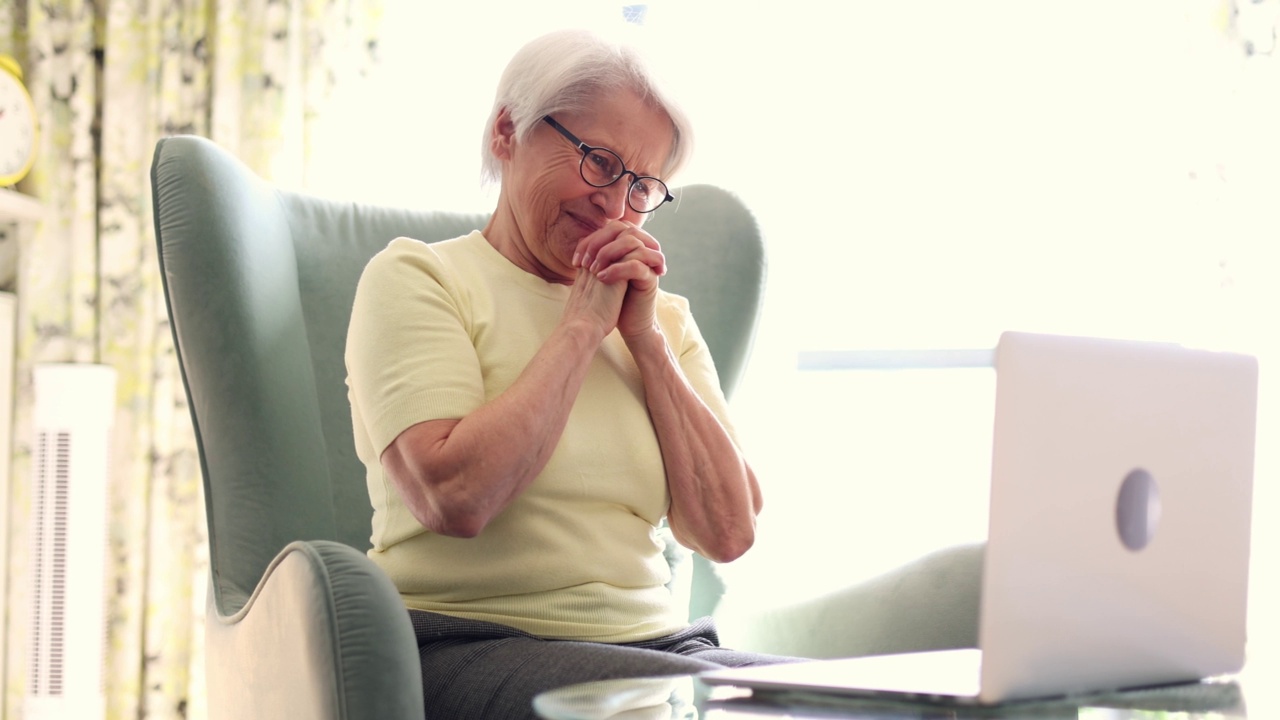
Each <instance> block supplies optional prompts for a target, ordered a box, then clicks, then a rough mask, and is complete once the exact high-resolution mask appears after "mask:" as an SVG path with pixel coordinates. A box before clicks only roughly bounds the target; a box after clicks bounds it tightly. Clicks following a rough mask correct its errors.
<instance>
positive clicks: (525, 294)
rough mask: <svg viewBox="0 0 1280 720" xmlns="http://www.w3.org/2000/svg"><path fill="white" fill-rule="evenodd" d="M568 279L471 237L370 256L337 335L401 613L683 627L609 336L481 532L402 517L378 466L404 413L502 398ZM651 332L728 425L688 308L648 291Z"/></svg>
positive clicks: (619, 628)
mask: <svg viewBox="0 0 1280 720" xmlns="http://www.w3.org/2000/svg"><path fill="white" fill-rule="evenodd" d="M568 295H569V287H568V286H566V285H559V284H554V283H547V282H545V281H544V280H542V279H540V278H538V277H536V276H534V275H532V274H530V273H527V272H525V271H523V270H521V269H520V268H518V267H517V266H515V265H514V264H512V263H511V262H510V261H508V260H507V259H506V258H504V257H503V256H502V255H501V254H499V253H498V252H497V251H496V250H495V249H494V248H493V247H492V246H491V245H489V243H488V242H487V241H486V240H485V239H484V237H483V236H482V235H481V234H480V233H479V232H474V233H472V234H470V235H467V236H464V237H461V238H456V239H454V240H449V241H445V242H441V243H435V244H431V245H428V244H425V243H422V242H419V241H416V240H410V239H407V238H399V239H397V240H394V241H392V243H391V244H390V245H389V246H388V247H387V248H386V249H385V250H383V251H382V252H381V253H379V254H378V255H377V256H376V257H374V258H373V260H371V261H370V263H369V265H368V267H367V268H366V269H365V271H364V274H363V275H362V276H361V279H360V285H359V287H358V289H357V292H356V299H355V306H354V308H353V311H352V316H351V326H350V329H349V332H348V337H347V352H346V362H347V373H348V377H347V385H348V389H349V396H350V399H351V416H352V423H353V428H354V434H355V443H356V451H357V453H358V454H359V456H360V459H361V460H362V461H363V462H364V464H365V467H366V469H367V473H366V478H367V481H368V485H369V498H370V500H371V502H372V504H373V511H374V512H373V535H372V541H373V548H372V549H371V550H370V551H369V557H371V558H372V559H373V561H374V562H375V563H377V564H378V566H380V567H381V568H382V569H383V570H385V571H386V572H387V574H388V575H390V577H391V579H392V581H393V582H394V583H395V585H396V587H397V588H399V590H400V593H401V595H402V596H403V598H404V600H405V603H406V605H408V606H409V607H411V608H418V609H422V610H429V611H433V612H440V613H445V614H449V615H453V616H457V617H464V618H472V619H478V620H487V621H490V622H497V623H502V624H504V625H509V626H512V627H516V628H520V629H522V630H525V631H527V632H530V633H533V634H536V635H539V636H543V637H549V638H563V639H576V640H592V641H598V642H630V641H634V640H641V639H648V638H653V637H660V636H662V635H665V634H669V633H671V632H674V631H675V630H677V629H679V628H681V627H683V626H684V625H685V624H686V620H687V618H686V616H685V615H686V612H687V609H686V608H677V607H675V606H674V603H673V602H672V597H671V594H670V592H669V591H668V590H667V588H666V587H665V584H666V583H667V582H668V581H669V579H670V570H669V567H668V564H667V562H666V560H665V559H664V556H663V554H662V550H663V545H662V542H661V540H660V539H659V538H658V536H657V534H656V526H657V525H658V523H659V522H660V521H661V520H662V518H663V516H664V515H665V514H666V512H667V507H668V504H669V500H670V498H669V496H668V494H667V485H666V476H665V474H664V470H663V464H662V455H661V452H660V449H659V446H658V441H657V436H656V434H655V432H654V429H653V425H652V423H651V421H650V419H649V414H648V410H647V409H646V406H645V403H644V394H643V393H644V391H643V387H642V384H641V381H640V374H639V370H638V369H637V368H636V365H635V361H634V360H633V359H632V357H631V354H630V352H629V351H628V350H627V348H626V345H625V344H624V343H623V341H622V339H621V338H620V336H619V335H618V333H617V331H614V333H613V334H611V335H610V336H608V337H607V338H606V339H605V341H604V343H603V345H602V346H601V349H600V351H599V352H598V353H597V355H596V357H595V359H594V360H593V361H592V365H591V368H590V370H589V371H588V374H587V378H586V381H585V383H584V385H583V387H582V390H581V392H580V393H579V395H578V398H577V401H576V402H575V404H574V407H573V410H572V412H571V413H570V416H569V422H568V426H567V427H566V428H565V431H564V434H563V436H562V437H561V439H560V442H559V444H558V445H557V446H556V449H555V452H554V453H553V454H552V456H551V459H550V460H549V461H548V463H547V465H546V468H545V469H544V470H543V471H542V473H541V474H540V475H539V476H538V477H537V478H536V479H535V480H534V481H533V482H532V483H531V484H530V485H529V486H528V488H527V489H526V490H525V492H524V493H523V494H521V495H520V496H519V497H518V498H517V499H516V500H515V501H514V502H513V503H512V504H511V505H510V506H508V507H507V508H506V510H504V511H503V512H502V513H501V514H500V515H499V516H498V517H496V518H495V519H494V520H493V521H492V522H491V523H490V524H489V525H488V526H487V527H486V528H485V529H484V530H483V531H482V532H481V533H480V535H479V536H477V537H475V538H471V539H459V538H450V537H445V536H442V535H437V534H435V533H432V532H430V531H428V530H426V529H425V528H424V527H423V526H422V525H421V524H420V523H419V522H418V521H417V520H416V519H414V518H413V516H412V515H411V514H410V513H409V510H408V508H407V507H406V506H405V504H404V502H403V501H402V500H401V499H400V496H399V494H398V493H397V491H396V489H395V487H394V486H393V485H392V484H391V482H390V481H389V480H388V479H387V477H386V476H385V475H384V473H383V470H382V465H381V463H380V461H379V457H380V456H381V454H382V452H383V450H385V449H386V448H387V446H388V445H390V443H391V442H392V440H394V439H395V438H396V437H397V436H398V435H399V434H400V433H401V432H403V431H404V430H405V429H407V428H408V427H410V426H411V425H414V424H416V423H419V422H422V421H425V420H433V419H442V418H460V417H463V416H465V415H467V414H468V413H470V412H471V411H472V410H475V409H476V408H477V407H479V406H480V405H481V404H482V403H484V402H486V401H487V400H489V399H491V398H493V397H495V396H497V395H499V394H500V393H502V392H503V391H504V390H506V389H507V387H509V386H510V384H511V383H512V382H513V381H514V380H515V379H516V377H517V376H518V375H519V374H520V373H521V372H522V371H523V369H524V367H525V365H526V364H527V363H528V362H529V360H530V358H531V357H532V356H533V355H534V353H535V352H537V350H538V349H539V347H541V345H542V343H543V341H544V340H545V339H546V337H547V336H548V335H549V334H550V332H551V330H552V329H553V328H554V327H555V325H556V323H557V322H558V321H559V319H560V316H561V313H562V311H563V308H564V304H565V301H566V299H567V298H568ZM658 324H659V326H660V327H661V329H662V332H663V334H664V335H665V336H666V337H667V341H668V343H669V344H670V346H671V348H672V349H673V351H674V353H675V355H676V357H677V358H678V359H679V362H680V364H681V367H682V368H683V370H684V372H685V374H686V376H687V377H688V378H689V381H690V383H691V384H692V385H693V387H694V389H695V390H696V391H697V392H698V393H699V395H700V396H701V397H702V398H703V400H704V402H706V403H707V405H708V406H709V407H710V408H711V409H712V410H713V411H714V412H715V413H716V415H717V416H718V417H719V418H720V420H721V422H723V423H725V426H726V427H730V426H729V424H728V418H727V414H726V411H725V405H726V404H725V401H724V397H723V395H722V394H721V392H720V388H719V383H718V380H717V378H716V373H715V367H714V365H713V364H712V360H711V355H710V353H709V352H708V350H707V347H706V344H705V343H704V342H703V339H702V336H701V334H700V333H699V332H698V328H697V326H696V325H695V324H694V322H693V317H692V316H691V315H690V314H689V308H688V302H687V301H686V300H685V299H684V298H681V297H679V296H676V295H672V294H669V293H662V294H661V300H660V302H659V305H658Z"/></svg>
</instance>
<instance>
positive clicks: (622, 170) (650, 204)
mask: <svg viewBox="0 0 1280 720" xmlns="http://www.w3.org/2000/svg"><path fill="white" fill-rule="evenodd" d="M542 119H543V120H545V121H546V123H547V124H548V125H550V126H551V127H553V128H555V129H556V131H557V132H559V133H560V134H561V135H563V136H565V137H566V138H568V139H569V142H571V143H573V144H574V146H575V147H577V148H578V149H579V150H581V151H582V161H581V162H579V163H578V171H579V172H580V173H582V179H583V180H586V181H587V184H588V185H590V186H592V187H609V186H610V185H612V184H614V183H616V182H618V179H619V178H621V177H622V176H623V175H630V176H631V185H630V186H628V188H627V205H630V206H631V209H632V210H635V211H636V212H638V213H651V212H653V211H654V210H657V209H658V208H659V207H661V206H662V203H665V202H671V201H672V200H675V198H673V197H671V193H670V192H668V191H667V184H666V183H664V182H662V181H661V180H659V179H658V178H656V177H649V176H648V175H637V174H636V173H634V172H633V171H631V170H628V169H627V166H626V165H624V164H623V163H622V158H621V157H619V156H618V153H616V152H614V151H612V150H609V149H606V148H601V147H591V146H590V145H588V144H586V143H584V142H582V141H581V140H579V139H578V138H577V137H575V136H574V134H573V133H571V132H569V131H568V130H565V129H564V126H563V125H561V124H560V123H558V122H556V121H555V120H553V119H552V118H551V116H550V115H546V116H544V117H543V118H542Z"/></svg>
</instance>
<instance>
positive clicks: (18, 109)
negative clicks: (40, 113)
mask: <svg viewBox="0 0 1280 720" xmlns="http://www.w3.org/2000/svg"><path fill="white" fill-rule="evenodd" d="M36 132H37V126H36V106H35V104H34V103H32V102H31V95H30V93H28V92H27V88H26V86H25V85H23V84H22V68H21V67H19V66H18V62H17V61H16V60H14V59H13V58H12V57H10V56H8V55H0V186H8V185H13V184H15V183H17V182H18V181H19V180H21V179H22V178H24V177H26V176H27V173H28V172H30V171H31V166H32V165H33V164H34V163H35V159H36Z"/></svg>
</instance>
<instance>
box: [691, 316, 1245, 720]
mask: <svg viewBox="0 0 1280 720" xmlns="http://www.w3.org/2000/svg"><path fill="white" fill-rule="evenodd" d="M995 357H996V360H995V363H996V411H995V432H994V443H993V444H994V447H993V454H992V470H991V474H992V477H991V508H990V528H989V532H988V539H987V545H986V551H985V560H984V569H983V578H982V602H981V619H980V627H979V648H980V649H975V650H947V651H936V652H925V653H907V654H901V655H885V656H876V657H864V658H851V659H843V660H820V661H812V662H802V663H798V664H791V665H774V666H768V667H757V668H738V669H731V670H723V671H715V672H711V673H707V674H704V675H702V676H701V679H702V680H703V681H704V682H707V683H709V684H727V685H735V686H740V687H748V688H755V689H762V690H791V691H806V692H818V693H836V694H850V695H869V694H870V695H884V694H888V695H890V696H893V697H897V698H901V699H911V700H917V701H919V700H924V701H934V702H947V703H950V702H959V703H973V704H995V703H1001V702H1005V701H1009V700H1017V699H1031V698H1048V697H1055V696H1062V695H1071V694H1084V693H1092V692H1103V691H1109V690H1116V689H1124V688H1131V687H1142V686H1151V685H1159V684H1167V683H1176V682H1183V681H1195V680H1199V679H1203V678H1208V677H1212V676H1218V675H1224V674H1230V673H1234V672H1237V671H1239V670H1240V669H1241V668H1242V666H1243V664H1244V645H1245V605H1246V597H1247V594H1248V567H1249V527H1250V512H1251V505H1252V489H1253V460H1254V440H1255V422H1256V416H1257V378H1258V366H1257V361H1256V360H1255V359H1254V358H1252V357H1249V356H1245V355H1238V354H1231V353H1220V352H1210V351H1204V350H1191V349H1186V348H1183V347H1181V346H1177V345H1166V344H1158V343H1145V342H1132V341H1116V340H1100V339H1093V338H1073V337H1060V336H1047V335H1035V334H1029V333H1005V334H1004V335H1003V336H1002V337H1001V339H1000V343H999V345H998V347H997V348H996V356H995Z"/></svg>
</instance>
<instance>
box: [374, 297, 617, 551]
mask: <svg viewBox="0 0 1280 720" xmlns="http://www.w3.org/2000/svg"><path fill="white" fill-rule="evenodd" d="M599 343H600V338H599V331H598V329H595V328H592V327H591V326H590V325H589V324H584V323H575V322H562V323H561V324H560V325H559V326H557V328H556V329H555V331H553V332H552V334H551V336H550V337H549V338H548V339H547V341H546V342H545V343H544V344H543V345H542V347H541V348H540V349H539V351H538V353H537V354H536V355H534V357H533V359H532V360H530V362H529V365H528V366H526V367H525V369H524V371H523V372H522V373H521V374H520V376H519V377H518V378H517V379H516V381H515V382H514V383H512V385H511V387H509V388H508V389H507V390H506V391H504V392H503V393H502V394H500V395H498V396H497V397H495V398H494V399H493V400H491V401H489V402H487V403H485V404H484V405H482V406H481V407H479V408H477V409H476V410H475V411H474V412H472V413H470V414H468V415H467V416H466V417H464V418H460V419H456V420H434V421H428V422H423V423H418V424H417V425H414V426H412V427H410V428H408V429H407V430H405V431H404V432H403V433H401V434H400V436H399V437H397V438H396V439H395V441H393V442H392V444H391V445H390V446H389V447H388V448H387V450H386V452H384V453H383V456H382V464H383V468H384V469H385V470H386V472H387V474H388V476H389V477H390V478H391V480H392V482H393V483H394V484H395V485H396V487H397V489H398V490H399V491H400V493H401V495H402V496H403V497H404V498H405V502H406V504H407V505H408V506H409V508H410V510H411V511H412V512H413V514H414V516H415V517H416V518H417V520H418V521H419V522H421V523H422V524H423V526H424V527H426V528H427V529H429V530H432V531H433V532H438V533H440V534H443V535H450V536H455V537H474V536H475V535H477V534H479V533H480V531H481V530H483V529H484V527H485V526H486V525H488V523H489V522H490V521H491V520H492V519H493V518H494V517H496V516H497V515H498V514H499V513H500V512H502V510H503V509H504V508H506V506H507V505H508V504H510V503H511V501H512V500H514V499H515V498H516V496H518V495H519V494H520V493H521V492H522V491H523V490H524V488H525V487H527V486H528V484H529V483H530V482H532V481H533V479H534V478H535V477H537V475H538V474H539V473H540V472H541V471H542V468H543V467H544V466H546V464H547V461H548V460H549V459H550V457H551V453H552V452H553V451H554V449H555V447H556V443H557V442H559V440H560V436H561V434H562V433H563V432H564V428H565V425H566V424H567V422H568V418H569V411H570V409H571V408H572V407H573V403H574V401H575V399H576V398H577V396H578V392H579V390H580V389H581V388H582V383H583V381H584V378H585V377H586V374H587V369H588V367H589V366H590V364H591V359H592V357H593V356H594V355H595V353H596V350H597V348H598V347H599Z"/></svg>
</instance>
